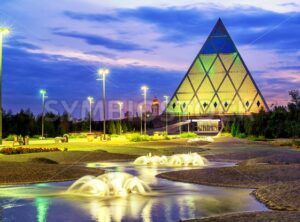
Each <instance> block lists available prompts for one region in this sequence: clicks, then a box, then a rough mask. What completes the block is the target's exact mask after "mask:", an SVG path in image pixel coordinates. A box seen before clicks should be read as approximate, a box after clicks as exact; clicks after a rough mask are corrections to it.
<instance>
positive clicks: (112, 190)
mask: <svg viewBox="0 0 300 222" xmlns="http://www.w3.org/2000/svg"><path fill="white" fill-rule="evenodd" d="M149 191H151V188H150V187H149V186H148V185H147V184H146V183H145V182H143V181H142V180H140V179H139V178H137V177H134V176H132V175H130V174H128V173H123V172H113V173H105V174H103V175H100V176H98V177H94V176H84V177H82V178H80V179H78V180H77V181H75V182H74V183H73V184H72V185H71V186H70V187H69V188H68V190H67V193H68V194H73V195H82V196H99V197H108V196H117V197H122V196H127V195H128V194H130V193H136V194H146V193H148V192H149Z"/></svg>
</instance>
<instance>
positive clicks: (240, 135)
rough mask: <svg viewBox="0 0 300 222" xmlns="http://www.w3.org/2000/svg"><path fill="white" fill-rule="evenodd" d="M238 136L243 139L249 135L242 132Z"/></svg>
mask: <svg viewBox="0 0 300 222" xmlns="http://www.w3.org/2000/svg"><path fill="white" fill-rule="evenodd" d="M238 137H239V138H241V139H244V138H246V137H247V135H246V134H245V133H240V134H239V135H238Z"/></svg>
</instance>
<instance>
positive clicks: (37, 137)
mask: <svg viewBox="0 0 300 222" xmlns="http://www.w3.org/2000/svg"><path fill="white" fill-rule="evenodd" d="M40 137H42V135H33V136H32V139H39V138H40Z"/></svg>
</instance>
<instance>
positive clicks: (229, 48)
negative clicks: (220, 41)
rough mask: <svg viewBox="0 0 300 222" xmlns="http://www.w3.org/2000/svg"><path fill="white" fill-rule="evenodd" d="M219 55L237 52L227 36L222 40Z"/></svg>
mask: <svg viewBox="0 0 300 222" xmlns="http://www.w3.org/2000/svg"><path fill="white" fill-rule="evenodd" d="M219 52H220V53H234V52H237V50H236V48H235V46H234V43H233V41H232V40H231V39H230V37H229V36H228V37H227V38H225V39H224V45H223V47H222V48H221V49H220V51H219Z"/></svg>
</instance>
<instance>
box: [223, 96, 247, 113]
mask: <svg viewBox="0 0 300 222" xmlns="http://www.w3.org/2000/svg"><path fill="white" fill-rule="evenodd" d="M244 112H245V108H244V106H243V104H242V102H241V100H240V99H239V97H238V96H237V95H236V96H235V98H234V99H233V101H232V102H231V103H230V104H229V107H228V110H227V113H230V114H240V113H244Z"/></svg>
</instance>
